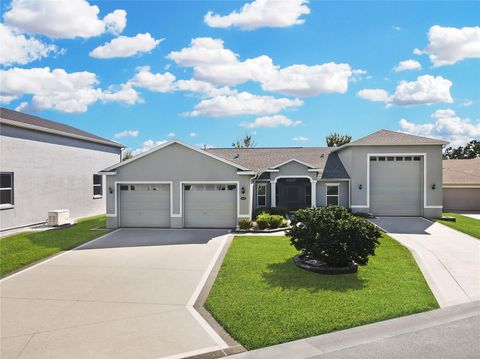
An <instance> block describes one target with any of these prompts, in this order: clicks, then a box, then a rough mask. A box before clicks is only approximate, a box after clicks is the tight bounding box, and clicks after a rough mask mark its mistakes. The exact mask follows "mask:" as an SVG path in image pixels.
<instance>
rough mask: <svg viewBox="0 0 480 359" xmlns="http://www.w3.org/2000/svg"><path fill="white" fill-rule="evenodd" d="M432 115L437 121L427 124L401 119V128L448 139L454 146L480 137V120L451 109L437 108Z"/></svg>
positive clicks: (420, 134)
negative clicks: (458, 114)
mask: <svg viewBox="0 0 480 359" xmlns="http://www.w3.org/2000/svg"><path fill="white" fill-rule="evenodd" d="M431 117H432V118H433V119H434V120H435V121H434V122H433V123H425V124H415V123H412V122H410V121H408V120H406V119H401V120H400V122H399V125H400V129H401V130H402V131H404V132H406V133H410V134H413V135H418V136H426V137H434V138H441V139H444V140H447V141H449V142H450V145H451V146H453V147H457V146H464V145H465V144H466V143H467V142H469V141H471V140H473V139H478V138H479V137H480V121H476V122H473V121H471V120H470V119H468V118H460V117H459V116H457V114H456V113H455V111H453V110H451V109H444V110H437V111H435V112H434V113H433V114H432V116H431Z"/></svg>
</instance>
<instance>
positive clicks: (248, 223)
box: [238, 219, 252, 229]
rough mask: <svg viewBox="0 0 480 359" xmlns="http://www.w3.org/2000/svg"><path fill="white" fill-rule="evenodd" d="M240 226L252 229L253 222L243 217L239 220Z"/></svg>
mask: <svg viewBox="0 0 480 359" xmlns="http://www.w3.org/2000/svg"><path fill="white" fill-rule="evenodd" d="M238 226H239V227H240V229H250V228H251V227H252V222H251V221H250V220H249V219H241V220H240V221H238Z"/></svg>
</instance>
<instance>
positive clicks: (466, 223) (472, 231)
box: [437, 213, 480, 239]
mask: <svg viewBox="0 0 480 359" xmlns="http://www.w3.org/2000/svg"><path fill="white" fill-rule="evenodd" d="M443 215H444V216H447V217H455V218H456V219H457V221H456V222H449V221H442V220H441V219H437V222H440V223H441V224H444V225H446V226H449V227H451V228H454V229H456V230H457V231H460V232H463V233H466V234H469V235H471V236H473V237H476V238H478V239H480V221H479V220H478V219H474V218H470V217H466V216H462V215H461V214H458V213H444V214H443Z"/></svg>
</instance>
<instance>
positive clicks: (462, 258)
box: [372, 217, 480, 307]
mask: <svg viewBox="0 0 480 359" xmlns="http://www.w3.org/2000/svg"><path fill="white" fill-rule="evenodd" d="M372 222H373V223H375V224H377V225H378V226H379V227H381V228H382V229H383V230H385V231H386V232H387V233H388V234H389V235H390V236H391V237H393V238H394V239H396V240H397V241H399V242H400V243H402V244H403V245H404V246H405V247H407V248H408V249H410V251H411V252H412V254H413V256H414V257H415V259H416V261H417V263H418V265H419V267H420V269H421V271H422V273H423V275H424V276H425V279H426V280H427V282H428V284H429V286H430V288H431V289H432V292H433V294H434V295H435V298H436V299H437V301H438V303H439V305H440V306H441V307H446V306H449V305H455V304H460V303H466V302H471V301H475V300H479V299H480V240H478V239H476V238H473V237H471V236H469V235H467V234H464V233H462V232H459V231H457V230H455V229H452V228H449V227H447V226H444V225H443V224H440V223H435V222H431V221H429V220H427V219H425V218H420V217H380V218H376V219H373V220H372Z"/></svg>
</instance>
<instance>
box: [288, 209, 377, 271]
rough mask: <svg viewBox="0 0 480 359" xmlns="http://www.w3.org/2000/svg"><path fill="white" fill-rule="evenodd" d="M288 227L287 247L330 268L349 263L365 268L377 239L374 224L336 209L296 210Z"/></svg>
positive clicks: (343, 210)
mask: <svg viewBox="0 0 480 359" xmlns="http://www.w3.org/2000/svg"><path fill="white" fill-rule="evenodd" d="M291 225H292V227H291V228H290V229H288V230H287V235H288V236H289V237H290V242H291V244H292V245H293V246H294V247H295V248H296V249H297V250H299V251H302V253H303V254H304V255H305V256H306V257H308V258H312V259H317V260H319V261H321V262H323V263H326V264H327V265H329V266H331V267H345V266H348V265H350V264H351V262H352V261H354V262H356V263H358V264H359V265H366V264H367V263H368V256H369V255H375V248H376V247H377V246H378V244H379V242H378V238H380V237H381V233H380V230H379V229H378V228H377V227H376V226H375V225H374V224H372V223H370V222H369V221H367V220H365V219H363V218H360V217H356V216H354V215H352V214H350V213H349V212H348V210H347V209H345V208H342V207H337V206H328V207H320V208H308V209H300V210H298V211H296V212H295V219H294V220H293V221H292V223H291Z"/></svg>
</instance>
